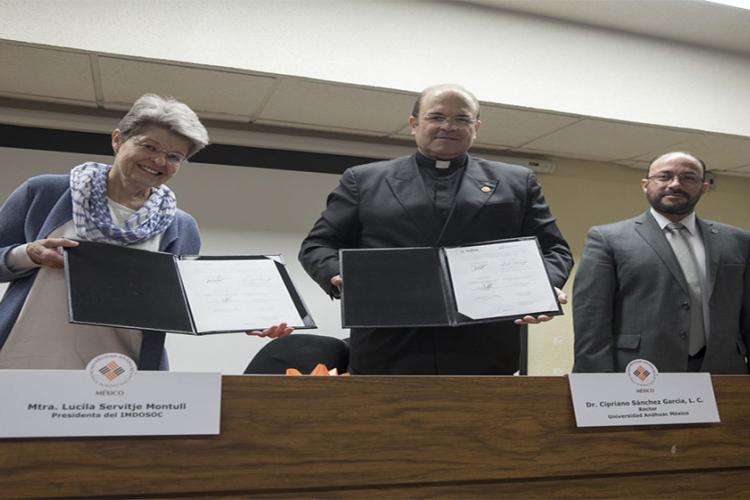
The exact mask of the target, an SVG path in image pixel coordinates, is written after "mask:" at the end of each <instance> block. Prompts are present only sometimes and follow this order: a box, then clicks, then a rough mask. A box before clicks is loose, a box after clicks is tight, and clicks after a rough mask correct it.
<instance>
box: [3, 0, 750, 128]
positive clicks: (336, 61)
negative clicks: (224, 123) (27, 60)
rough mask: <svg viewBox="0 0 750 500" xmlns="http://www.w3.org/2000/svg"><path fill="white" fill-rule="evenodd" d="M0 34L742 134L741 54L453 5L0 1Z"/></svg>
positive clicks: (748, 92) (746, 72) (318, 0)
mask: <svg viewBox="0 0 750 500" xmlns="http://www.w3.org/2000/svg"><path fill="white" fill-rule="evenodd" d="M686 29H695V28H694V27H693V28H690V27H686ZM0 38H5V39H9V40H17V41H24V42H29V43H38V44H47V45H53V46H61V47H71V48H78V49H84V50H92V51H102V52H109V53H115V54H124V55H133V56H138V57H146V58H156V59H164V60H172V61H181V62H189V63H196V64H205V65H212V66H220V67H227V68H236V69H240V70H248V71H254V72H267V73H274V74H285V75H295V76H301V77H308V78H315V79H321V80H329V81H336V82H346V83H351V84H357V85H365V86H373V87H385V88H393V89H400V90H408V91H419V90H421V89H422V88H424V87H426V86H427V85H430V84H434V83H436V82H445V81H459V82H460V83H462V84H464V85H466V86H467V87H468V88H470V89H472V90H473V91H474V92H475V93H476V94H477V96H478V97H479V98H480V99H481V100H485V101H488V102H495V103H504V104H510V105H515V106H522V107H529V108H538V109H548V110H555V111H561V112H569V113H574V114H581V115H588V116H598V117H605V118H611V119H616V120H624V121H632V122H641V123H650V124H658V125H666V126H674V127H681V128H689V129H696V130H706V131H712V132H720V133H727V134H735V135H743V136H750V120H747V119H746V118H745V116H744V115H743V114H742V113H737V112H736V110H737V109H743V108H750V85H748V84H747V82H749V81H750V58H748V57H742V56H737V55H732V54H729V53H722V52H719V51H714V50H708V49H699V48H695V47H690V46H687V45H682V44H679V43H673V42H669V41H664V40H659V39H655V38H646V37H640V36H635V35H629V34H624V33H620V32H615V31H606V30H602V29H598V28H593V27H587V26H584V25H576V24H571V23H566V22H560V21H554V20H550V19H545V18H540V17H532V16H526V15H521V14H515V13H510V12H507V11H502V10H499V9H491V8H487V7H480V6H474V5H469V4H463V3H457V2H440V1H410V0H400V1H378V0H315V1H309V0H212V1H211V2H206V1H205V0H159V1H153V0H148V1H146V0H130V1H127V2H123V1H122V0H67V1H62V2H61V1H58V0H35V1H33V2H24V1H18V0H0Z"/></svg>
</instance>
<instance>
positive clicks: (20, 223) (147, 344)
mask: <svg viewBox="0 0 750 500" xmlns="http://www.w3.org/2000/svg"><path fill="white" fill-rule="evenodd" d="M207 144H208V133H207V132H206V129H205V127H204V126H203V125H202V124H201V122H200V120H199V119H198V116H197V115H196V114H195V113H194V112H193V111H192V110H191V109H190V108H189V107H188V106H186V105H185V104H183V103H181V102H179V101H176V100H174V99H172V98H162V97H160V96H157V95H154V94H146V95H144V96H142V97H141V98H140V99H138V100H137V101H136V102H135V104H133V107H132V108H131V109H130V111H129V112H128V113H127V114H126V115H125V117H124V118H123V119H122V120H121V121H120V123H119V126H118V128H117V129H115V130H114V131H113V132H112V149H113V150H114V155H115V156H114V161H113V163H112V165H105V164H102V163H93V162H89V163H84V164H82V165H79V166H77V167H74V168H73V169H72V170H71V172H70V175H42V176H39V177H33V178H31V179H29V180H28V181H26V182H25V183H24V184H23V185H21V186H20V187H19V188H18V189H16V190H15V192H14V193H13V194H11V196H10V198H8V200H7V201H6V202H5V204H4V205H3V206H2V208H0V280H1V281H3V282H6V281H10V285H9V287H8V290H7V291H6V293H5V296H4V297H3V299H2V302H0V368H44V369H81V368H84V367H85V366H86V364H87V363H88V362H89V361H90V360H91V359H92V358H94V357H96V356H97V355H99V354H102V353H105V352H118V353H122V354H125V355H127V356H129V357H131V358H132V359H134V360H135V361H136V362H137V363H138V365H139V368H141V369H157V368H159V366H162V367H163V366H164V361H163V360H164V336H163V335H158V334H156V335H155V334H147V335H143V334H142V333H141V332H139V331H135V330H126V329H121V328H108V327H98V326H87V325H74V324H71V323H69V322H68V313H67V300H66V296H67V294H66V289H65V278H64V273H63V271H62V267H63V257H62V255H61V252H62V247H74V246H76V245H77V244H78V243H77V242H76V241H73V238H75V239H80V240H89V241H101V242H107V243H112V244H116V245H128V246H131V247H133V248H140V249H145V250H159V251H163V252H169V253H172V254H175V255H185V254H198V252H199V250H200V243H201V242H200V235H199V233H198V225H197V224H196V222H195V219H193V217H192V216H190V214H188V213H186V212H183V211H182V210H180V209H178V208H177V206H176V203H175V196H174V194H173V193H172V191H171V190H170V189H169V188H168V187H167V186H166V185H164V183H165V182H167V181H168V180H169V179H170V178H171V177H172V176H173V175H175V174H176V173H177V171H178V170H179V169H180V167H181V166H182V164H183V163H185V161H186V160H187V158H189V157H190V156H192V155H194V154H195V153H197V152H198V151H200V150H201V149H202V148H203V147H205V146H206V145H207ZM253 333H255V334H257V335H260V336H269V337H279V336H285V335H288V334H289V333H291V328H287V326H286V324H283V323H282V324H280V325H274V326H272V327H270V328H268V329H267V330H264V331H263V332H253Z"/></svg>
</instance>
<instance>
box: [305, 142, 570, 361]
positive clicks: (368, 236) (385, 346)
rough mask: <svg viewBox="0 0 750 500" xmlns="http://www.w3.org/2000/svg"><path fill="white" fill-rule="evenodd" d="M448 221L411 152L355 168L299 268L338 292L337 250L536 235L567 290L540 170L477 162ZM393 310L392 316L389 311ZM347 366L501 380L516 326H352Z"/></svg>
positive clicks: (514, 355) (563, 257) (514, 356)
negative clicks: (495, 376)
mask: <svg viewBox="0 0 750 500" xmlns="http://www.w3.org/2000/svg"><path fill="white" fill-rule="evenodd" d="M465 168H466V170H465V172H464V175H463V177H462V179H461V183H460V185H459V188H458V192H457V193H456V201H455V205H454V207H453V210H452V211H451V213H450V215H449V217H448V220H447V221H446V223H445V224H444V225H441V224H440V223H439V222H438V218H437V216H436V213H435V208H434V203H433V201H432V200H431V199H430V197H429V195H428V193H427V190H426V189H425V186H424V183H423V182H422V177H421V175H420V173H419V170H418V167H417V163H416V161H415V158H414V156H406V157H403V158H397V159H395V160H390V161H384V162H378V163H371V164H368V165H359V166H356V167H352V168H350V169H348V170H347V171H346V172H344V175H343V176H342V177H341V182H340V184H339V186H338V187H337V188H336V189H335V190H334V191H333V192H332V193H331V194H330V195H329V197H328V205H327V207H326V209H325V211H324V212H323V213H322V215H321V217H320V219H318V221H317V222H316V223H315V226H314V227H313V228H312V230H311V231H310V234H309V235H308V236H307V238H306V239H305V241H304V242H303V243H302V248H301V250H300V255H299V258H300V262H301V263H302V266H303V267H304V268H305V270H306V271H307V272H308V274H310V276H311V277H312V278H313V279H315V281H317V282H318V284H319V285H320V286H321V287H322V288H323V289H324V290H325V291H326V292H328V293H329V294H331V295H332V296H333V295H335V290H333V287H332V286H331V284H330V279H331V277H332V276H334V275H336V274H339V260H338V250H339V249H340V248H402V247H436V246H457V245H461V244H466V243H477V242H481V241H489V240H496V239H503V238H515V237H518V236H536V237H537V238H538V239H539V243H540V246H541V248H542V252H543V254H544V261H545V264H546V266H547V270H548V272H549V275H550V278H551V281H552V283H553V284H554V285H555V286H558V287H562V286H563V285H564V284H565V281H566V279H567V278H568V274H569V272H570V269H571V267H572V265H573V259H572V256H571V253H570V249H569V247H568V244H567V243H566V242H565V240H564V239H563V237H562V235H561V234H560V231H559V230H558V228H557V224H556V223H555V219H554V218H553V217H552V214H551V213H550V211H549V207H548V206H547V203H546V201H545V200H544V196H543V195H542V190H541V187H540V185H539V183H538V182H537V180H536V177H535V176H534V174H533V172H532V171H531V170H529V169H527V168H524V167H519V166H517V165H509V164H505V163H498V162H491V161H486V160H482V159H478V158H472V157H470V158H469V160H468V163H467V165H466V167H465ZM384 314H387V311H384ZM350 347H351V351H350V364H351V368H352V370H353V371H354V372H355V373H363V374H384V373H386V374H415V373H420V374H432V373H451V374H504V373H513V372H514V371H516V370H517V369H518V353H519V335H518V327H517V326H516V325H514V324H513V323H512V322H501V323H483V324H479V325H468V326H464V327H455V328H451V327H440V328H380V329H368V328H358V329H353V330H352V335H351V345H350Z"/></svg>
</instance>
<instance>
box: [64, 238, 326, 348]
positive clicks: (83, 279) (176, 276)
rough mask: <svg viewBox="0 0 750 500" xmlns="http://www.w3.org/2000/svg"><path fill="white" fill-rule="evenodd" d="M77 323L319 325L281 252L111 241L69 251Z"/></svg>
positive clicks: (185, 328) (176, 328) (203, 329)
mask: <svg viewBox="0 0 750 500" xmlns="http://www.w3.org/2000/svg"><path fill="white" fill-rule="evenodd" d="M65 279H66V282H67V287H68V309H69V314H70V321H71V322H72V323H83V324H92V325H106V326H113V327H119V328H133V329H138V330H156V331H166V332H174V333H186V334H193V335H203V334H208V333H223V332H238V331H247V330H262V329H265V328H267V327H269V326H271V325H274V324H279V323H282V322H285V323H287V324H289V326H292V327H294V328H297V329H302V328H315V323H314V321H313V319H312V316H311V315H310V313H309V311H308V309H307V307H306V306H305V303H304V302H303V300H302V297H301V296H300V294H299V293H298V291H297V289H296V288H295V286H294V284H293V283H292V280H291V279H290V277H289V273H288V272H287V269H286V267H285V265H284V263H283V261H282V260H281V258H280V257H279V256H265V255H249V256H232V257H230V256H202V257H198V256H185V257H176V256H174V255H172V254H169V253H163V252H149V251H146V250H138V249H133V248H128V247H123V246H118V245H109V244H105V243H93V242H87V241H81V242H79V245H78V246H77V247H72V248H66V249H65Z"/></svg>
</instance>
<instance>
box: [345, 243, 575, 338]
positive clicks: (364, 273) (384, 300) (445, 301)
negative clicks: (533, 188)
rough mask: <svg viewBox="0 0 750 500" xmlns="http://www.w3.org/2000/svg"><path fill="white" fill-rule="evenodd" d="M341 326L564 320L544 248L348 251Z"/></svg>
mask: <svg viewBox="0 0 750 500" xmlns="http://www.w3.org/2000/svg"><path fill="white" fill-rule="evenodd" d="M339 264H340V266H341V277H342V278H343V280H344V285H343V289H342V293H341V314H342V325H343V327H345V328H357V327H364V328H368V327H407V326H458V325H466V324H472V323H486V322H492V321H502V320H512V319H516V318H522V317H523V316H526V315H527V314H531V315H534V316H537V315H540V314H545V315H548V316H552V315H560V314H562V309H561V308H560V304H559V303H558V302H557V294H556V293H555V290H554V287H553V286H552V284H551V282H550V280H549V275H548V273H547V270H546V267H545V266H544V259H543V257H542V253H541V249H540V247H539V242H538V241H537V239H536V238H535V237H530V238H514V239H508V240H498V241H489V242H482V243H476V244H472V245H465V246H460V247H441V248H432V247H411V248H372V249H342V250H340V251H339Z"/></svg>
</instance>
